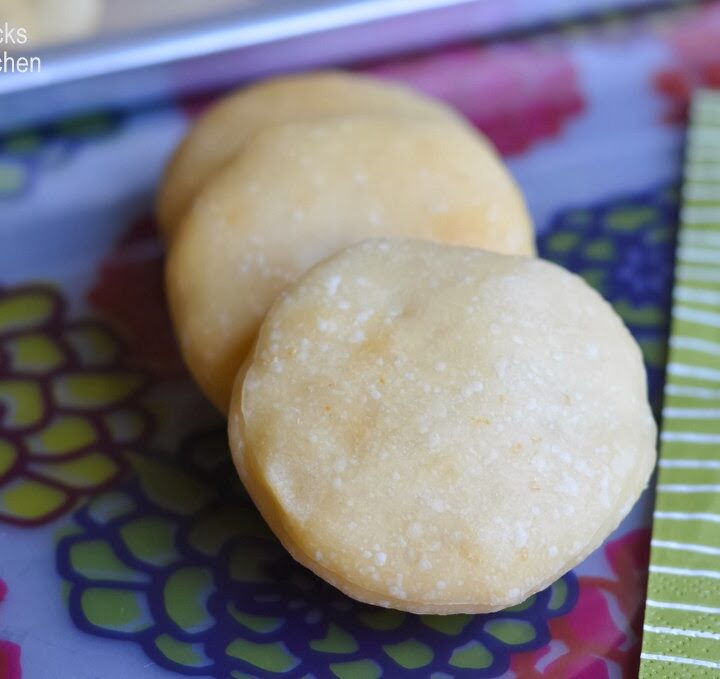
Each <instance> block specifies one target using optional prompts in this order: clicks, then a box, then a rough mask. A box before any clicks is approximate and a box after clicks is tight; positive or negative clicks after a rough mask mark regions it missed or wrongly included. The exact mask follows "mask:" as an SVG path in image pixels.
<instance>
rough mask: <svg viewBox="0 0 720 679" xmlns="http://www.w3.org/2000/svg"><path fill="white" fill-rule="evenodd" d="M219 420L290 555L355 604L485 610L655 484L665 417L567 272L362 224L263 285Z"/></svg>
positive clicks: (600, 313)
mask: <svg viewBox="0 0 720 679" xmlns="http://www.w3.org/2000/svg"><path fill="white" fill-rule="evenodd" d="M229 436H230V443H231V447H232V450H233V456H234V460H235V464H236V466H237V469H238V471H239V474H240V476H241V478H242V480H243V482H244V483H245V485H246V487H247V489H248V491H249V492H250V495H251V496H252V497H253V499H254V500H255V502H256V504H257V505H258V507H259V509H260V511H261V512H262V514H263V515H264V517H265V519H266V520H267V522H268V523H269V524H270V526H271V528H272V529H273V530H274V531H275V533H276V534H277V535H278V537H279V538H280V540H281V541H282V542H283V543H284V545H285V546H286V547H287V549H288V550H289V551H290V552H291V554H292V555H293V556H294V557H295V558H296V559H297V560H298V561H300V562H301V563H303V564H304V565H306V566H307V567H309V568H310V569H312V570H313V571H315V572H316V573H317V574H318V575H320V576H321V577H323V578H325V579H326V580H328V581H329V582H330V583H332V584H333V585H335V586H336V587H338V588H340V589H341V590H343V591H344V592H346V593H347V594H349V595H350V596H352V597H354V598H356V599H360V600H361V601H366V602H369V603H373V604H378V605H381V606H391V607H394V608H399V609H402V610H407V611H412V612H416V613H458V612H464V613H479V612H486V611H493V610H497V609H501V608H505V607H507V606H511V605H514V604H518V603H519V602H521V601H523V600H524V599H526V598H527V597H528V596H529V595H531V594H533V593H534V592H537V591H538V590H541V589H543V588H544V587H546V586H547V585H549V584H550V583H552V582H553V581H554V580H555V579H556V578H558V577H559V576H560V575H562V574H563V573H564V572H566V571H567V570H568V569H570V568H572V567H573V566H574V565H576V564H577V563H578V562H580V561H581V560H582V559H583V558H584V557H585V556H586V555H587V554H589V553H590V552H591V551H592V550H593V549H595V548H596V547H597V546H598V545H599V544H600V543H601V542H602V540H603V539H604V538H605V537H606V536H607V535H608V534H609V533H610V532H611V531H612V530H613V529H614V528H615V527H616V526H617V525H618V523H619V522H620V520H621V519H622V517H623V516H625V514H626V513H627V512H628V511H629V509H630V507H631V506H632V505H633V503H634V502H635V500H636V499H637V498H638V496H639V494H640V492H641V491H642V490H643V488H644V487H645V486H646V484H647V482H648V479H649V476H650V474H651V471H652V469H653V465H654V462H655V437H656V428H655V423H654V420H653V417H652V414H651V411H650V408H649V406H648V403H647V398H646V384H645V371H644V367H643V363H642V357H641V354H640V350H639V349H638V346H637V344H636V343H635V341H634V340H633V338H632V337H631V335H630V333H629V332H628V331H627V330H626V328H625V326H624V325H623V324H622V321H621V320H620V319H619V317H618V316H617V315H616V314H615V312H614V311H613V310H612V309H611V307H610V306H609V305H608V304H607V303H606V302H605V301H603V300H602V298H601V297H600V296H599V295H598V294H597V293H596V292H595V291H594V290H592V289H591V288H590V287H589V286H588V285H587V284H586V283H584V282H583V281H582V280H581V279H580V278H578V277H577V276H575V275H573V274H570V273H568V272H566V271H565V270H563V269H561V268H559V267H558V266H556V265H554V264H550V263H547V262H544V261H541V260H536V259H530V258H523V257H509V256H504V255H499V254H493V253H489V252H483V251H479V250H472V249H468V248H460V247H451V246H446V245H439V244H434V243H427V242H422V241H368V242H366V243H362V244H359V245H355V246H353V247H351V248H349V249H347V250H345V251H344V252H343V253H341V254H339V255H337V256H335V257H333V258H331V259H329V260H327V261H325V262H323V263H322V264H319V265H318V266H317V267H315V268H314V269H312V270H311V271H310V272H309V273H308V274H307V275H306V276H304V277H303V278H302V279H301V280H300V282H298V283H297V284H296V285H294V286H292V287H291V288H289V289H288V291H286V293H285V294H284V295H283V296H282V297H281V298H280V299H279V300H278V301H277V302H276V303H275V304H274V306H273V307H272V309H271V310H270V312H269V313H268V316H267V318H266V320H265V322H264V323H263V325H262V328H261V330H260V333H259V336H258V340H257V345H256V348H255V352H254V358H253V361H252V362H251V365H250V367H249V370H248V372H247V377H246V379H245V381H244V383H243V382H242V380H241V379H238V383H237V384H236V387H235V391H234V395H233V401H232V405H231V409H230V422H229ZM243 441H244V445H243Z"/></svg>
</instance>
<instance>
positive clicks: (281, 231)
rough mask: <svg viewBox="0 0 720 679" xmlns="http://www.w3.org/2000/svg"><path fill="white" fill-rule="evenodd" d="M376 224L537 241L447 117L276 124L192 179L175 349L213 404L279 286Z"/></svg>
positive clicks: (404, 230) (180, 245) (515, 203)
mask: <svg viewBox="0 0 720 679" xmlns="http://www.w3.org/2000/svg"><path fill="white" fill-rule="evenodd" d="M375 236H393V237H412V238H423V239H430V240H437V241H444V242H448V243H457V244H463V245H470V246H474V247H479V248H486V249H490V250H496V251H500V252H507V253H522V254H532V253H533V252H534V247H533V232H532V225H531V222H530V219H529V217H528V214H527V211H526V208H525V205H524V202H523V199H522V197H521V195H520V193H519V191H518V189H517V187H516V185H515V184H514V182H513V181H512V179H511V177H510V176H509V174H508V173H507V171H506V170H505V169H504V168H503V166H502V164H501V163H500V162H499V160H498V158H497V157H496V155H495V154H494V152H493V151H492V150H491V149H490V148H489V147H488V146H487V144H485V143H484V142H483V141H482V140H481V139H479V138H478V137H477V136H476V135H474V134H473V133H472V132H470V131H468V130H467V129H465V128H463V127H462V126H459V125H450V124H448V123H447V122H444V121H443V122H438V121H427V120H413V119H403V118H398V117H392V118H390V117H357V118H353V117H348V118H333V119H328V120H325V121H322V122H306V123H294V124H287V125H278V126H275V127H272V128H269V129H267V130H264V131H262V132H259V133H257V134H256V135H254V136H253V137H252V139H251V140H249V141H248V142H247V143H246V144H245V146H244V147H243V150H242V152H241V153H240V154H239V155H238V156H237V157H236V158H235V160H233V161H232V162H231V163H230V164H229V165H228V166H227V167H225V169H223V170H222V171H221V172H220V173H219V174H218V175H216V176H215V177H214V178H213V180H212V181H211V182H210V183H209V184H208V185H206V186H205V187H204V188H203V189H202V190H201V191H200V193H199V194H198V196H197V197H196V199H195V201H194V202H193V205H192V207H191V209H190V211H189V213H188V214H187V216H186V218H185V220H184V221H183V223H182V224H181V226H180V229H179V230H178V232H177V233H176V234H175V236H174V238H173V241H172V244H171V249H170V254H169V257H168V262H167V272H166V274H167V289H168V297H169V301H170V307H171V311H172V315H173V318H174V322H175V327H176V330H177V334H178V336H179V339H180V346H181V350H182V352H183V354H184V356H185V359H186V362H187V364H188V366H189V368H190V370H191V372H192V373H193V375H194V377H195V379H196V381H197V382H198V384H199V385H200V387H201V388H202V389H203V391H204V392H205V393H206V394H207V395H208V397H209V398H210V400H211V401H212V402H213V403H214V404H215V405H216V406H217V407H218V408H219V409H220V410H221V411H223V412H226V411H227V407H228V402H229V399H230V392H231V389H232V383H233V379H234V377H235V375H236V373H237V370H238V368H239V366H240V365H241V364H242V362H243V360H244V358H245V356H246V355H247V352H248V351H249V349H250V346H251V344H252V342H253V340H254V337H255V334H256V331H257V329H258V326H259V324H260V322H261V320H262V318H263V317H264V315H265V312H266V311H267V309H268V308H269V307H270V305H271V304H272V302H273V301H274V300H275V297H276V296H277V294H278V293H279V292H280V291H281V290H282V289H283V288H284V287H285V286H286V285H287V284H288V283H290V282H292V281H294V280H295V279H296V278H297V277H298V276H300V275H301V274H302V273H304V272H305V271H307V269H308V268H310V267H311V266H312V265H313V264H315V263H317V262H318V261H320V260H321V259H324V258H325V257H327V256H329V255H332V254H334V253H335V252H337V251H338V250H340V249H342V248H343V247H345V246H347V245H350V244H352V243H354V242H357V241H359V240H363V239H365V238H369V237H375Z"/></svg>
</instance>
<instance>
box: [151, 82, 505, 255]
mask: <svg viewBox="0 0 720 679" xmlns="http://www.w3.org/2000/svg"><path fill="white" fill-rule="evenodd" d="M333 77H335V78H343V79H347V80H361V81H363V82H365V83H366V84H370V83H373V84H375V85H377V86H378V87H379V88H382V87H387V88H389V89H394V90H402V91H404V92H405V93H407V94H408V95H410V96H414V97H417V98H418V99H421V100H422V99H425V100H427V103H428V104H434V105H436V106H437V108H438V109H444V110H445V112H446V113H447V116H448V124H450V123H451V122H452V121H454V122H456V123H457V124H458V125H460V126H461V127H464V128H465V129H467V130H468V131H471V132H473V133H474V134H475V135H476V136H477V137H478V138H479V139H480V140H481V141H483V142H485V143H486V144H487V145H488V146H489V147H490V149H491V150H492V151H493V152H494V153H495V154H496V155H497V151H496V149H495V148H494V147H493V146H492V145H491V144H490V143H489V142H488V141H487V140H486V139H485V138H484V135H482V134H480V133H479V132H478V131H477V130H476V129H475V127H474V126H473V125H472V124H471V123H470V122H469V121H468V120H467V119H466V118H465V117H464V116H463V115H462V114H461V113H459V112H458V111H457V110H455V109H454V108H453V107H452V106H451V105H449V104H447V103H446V102H444V101H442V100H441V99H437V98H436V97H433V96H431V95H428V94H425V93H424V92H420V91H419V90H416V89H415V88H413V87H411V86H409V85H406V84H405V83H402V82H398V81H394V80H385V79H383V78H377V77H374V76H371V75H366V74H364V73H356V72H353V71H345V70H342V69H323V70H318V71H303V72H300V73H290V74H286V75H282V76H278V77H274V78H269V79H265V80H259V81H257V82H254V83H251V84H249V85H247V86H245V87H241V88H239V89H237V90H235V91H233V92H230V93H229V94H227V95H224V96H222V97H220V98H219V99H217V100H216V101H214V102H213V103H212V104H211V105H210V106H209V107H208V108H207V109H206V110H205V111H203V113H202V114H201V115H200V117H199V118H198V119H197V120H195V121H194V122H193V124H192V125H191V126H190V127H189V128H188V130H187V131H186V133H185V134H184V135H183V138H182V139H181V141H180V143H179V144H178V145H177V146H176V147H175V150H174V151H173V153H172V155H171V156H170V159H169V160H168V161H167V163H166V164H165V168H164V170H163V172H162V176H161V179H160V184H159V189H158V192H157V198H156V200H155V217H156V220H157V223H158V227H159V231H160V233H161V235H162V237H163V239H164V240H165V241H166V242H168V241H169V240H170V239H171V238H174V236H172V235H171V234H172V233H173V232H174V231H175V230H176V229H177V228H178V227H179V225H180V223H181V222H182V221H183V218H184V217H185V216H186V215H187V213H188V211H189V209H190V207H191V206H192V204H193V202H194V199H195V197H196V195H197V193H199V191H201V190H202V188H203V187H204V186H206V185H207V184H209V183H210V182H211V181H212V180H213V178H214V177H215V176H216V175H217V174H218V173H219V172H221V171H222V170H223V169H224V168H225V167H226V166H227V165H229V164H230V163H231V162H232V158H231V159H228V161H227V162H226V163H225V164H223V165H222V166H220V167H218V168H217V169H216V170H215V171H214V172H213V173H211V175H210V176H209V177H207V178H206V180H205V181H204V182H203V183H202V185H201V186H200V187H199V188H198V192H197V193H196V194H195V195H194V196H190V198H189V199H187V200H186V201H185V203H184V207H182V208H181V209H180V210H178V209H177V204H176V202H175V200H174V199H175V198H176V197H177V196H176V193H177V192H176V191H174V190H173V189H174V187H175V184H176V177H177V175H178V174H181V168H182V167H184V164H182V163H180V162H179V158H182V157H184V156H185V155H186V154H187V151H188V149H189V148H190V147H192V146H193V145H194V143H195V137H194V135H193V132H194V130H195V129H196V128H198V127H200V126H204V125H205V124H206V123H207V121H209V120H210V119H212V118H213V117H214V116H216V115H217V114H218V113H219V112H221V111H222V110H224V109H225V108H227V107H231V106H232V105H233V103H234V102H235V101H236V99H238V98H240V97H244V96H246V95H248V94H251V93H252V92H255V91H257V90H263V89H267V88H273V87H281V86H282V85H284V84H285V83H292V82H297V81H299V80H303V79H308V78H309V79H316V78H333ZM348 115H350V114H348ZM352 115H363V113H362V111H358V112H357V113H355V114H352ZM368 115H371V114H369V113H368ZM372 115H390V116H393V115H398V114H397V113H395V114H393V113H387V114H380V113H373V114H372ZM328 117H331V118H336V117H344V115H342V116H340V115H329V116H328ZM279 124H283V123H279ZM239 153H242V148H241V149H239V150H238V151H237V153H235V154H234V156H233V158H234V157H235V156H237V154H239Z"/></svg>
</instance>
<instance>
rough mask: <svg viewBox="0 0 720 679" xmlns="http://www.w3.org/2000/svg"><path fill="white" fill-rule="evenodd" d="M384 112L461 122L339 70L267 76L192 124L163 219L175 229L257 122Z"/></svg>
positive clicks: (170, 176)
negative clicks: (268, 77)
mask: <svg viewBox="0 0 720 679" xmlns="http://www.w3.org/2000/svg"><path fill="white" fill-rule="evenodd" d="M353 114H381V115H395V116H401V117H415V118H426V119H431V120H445V121H447V122H451V123H457V124H459V125H464V122H463V121H462V118H461V117H460V116H459V115H458V114H456V113H455V112H454V111H453V110H452V109H451V108H450V107H449V106H446V105H445V104H442V103H440V102H439V101H436V100H434V99H431V98H429V97H425V96H423V95H421V94H419V93H417V92H414V91H413V90H411V89H409V88H406V87H403V86H401V85H393V84H390V83H387V82H383V81H381V80H376V79H374V78H369V77H366V76H360V75H351V74H349V73H341V72H335V71H321V72H317V73H310V74H303V75H292V76H285V77H282V78H273V79H272V80H266V81H263V82H262V83H260V84H257V85H253V86H251V87H247V88H245V89H242V90H240V91H238V92H236V93H234V94H232V95H230V96H228V97H225V98H223V99H222V100H220V101H219V102H218V103H217V104H215V105H214V106H213V107H212V108H210V109H209V110H208V111H207V113H205V114H204V115H203V117H202V118H200V120H199V121H198V122H197V123H196V124H195V125H194V126H193V127H192V129H191V130H190V132H189V133H188V135H187V136H186V137H185V139H184V140H183V142H182V143H181V144H180V146H179V147H178V149H177V151H176V152H175V154H174V156H173V158H172V160H171V162H170V163H169V164H168V167H167V169H166V171H165V177H164V179H163V182H162V184H161V187H160V194H159V198H158V219H159V222H160V227H161V229H162V231H163V233H165V235H166V236H170V235H171V234H172V232H173V231H174V229H175V227H176V226H177V225H178V223H179V221H180V219H181V218H182V216H183V215H184V214H185V213H186V212H187V209H188V207H189V206H190V204H191V203H192V200H193V198H194V197H195V196H196V195H197V193H198V192H199V190H200V189H201V188H202V187H203V186H204V184H205V183H206V182H207V181H208V180H209V179H210V178H211V177H212V176H213V175H214V174H215V173H216V172H217V171H218V170H220V169H221V168H222V167H224V166H225V165H227V163H228V162H229V161H230V160H232V158H233V157H234V156H235V155H237V153H238V152H239V151H240V149H241V148H242V146H243V145H244V144H245V142H246V141H247V140H248V138H249V137H250V136H251V135H252V134H253V133H255V132H257V131H258V130H260V129H263V128H266V127H268V126H270V125H277V124H280V123H290V122H299V121H303V120H312V119H316V118H323V117H328V116H343V115H353Z"/></svg>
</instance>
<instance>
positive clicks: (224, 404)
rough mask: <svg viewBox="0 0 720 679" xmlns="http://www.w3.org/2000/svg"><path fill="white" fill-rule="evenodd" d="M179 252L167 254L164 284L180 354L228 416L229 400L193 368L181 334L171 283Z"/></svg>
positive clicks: (205, 392)
mask: <svg viewBox="0 0 720 679" xmlns="http://www.w3.org/2000/svg"><path fill="white" fill-rule="evenodd" d="M177 253H178V249H177V248H170V250H169V252H168V253H167V254H166V256H165V271H164V286H165V298H166V300H167V305H168V310H169V312H170V321H171V324H172V327H173V330H174V332H175V337H176V339H177V340H178V342H177V344H178V347H179V348H180V354H181V355H182V358H183V363H184V364H185V367H186V368H187V370H188V372H189V373H190V375H191V376H192V378H193V380H194V381H195V383H196V384H197V386H198V387H199V388H200V391H202V393H203V395H204V396H205V398H207V400H208V401H210V403H211V404H212V405H213V407H214V408H215V409H217V411H218V412H219V413H220V414H221V415H223V416H226V415H227V413H228V406H229V400H228V401H225V400H224V399H221V398H220V397H218V396H217V395H216V394H215V393H213V392H214V389H212V388H211V385H209V384H206V383H205V380H204V379H203V376H202V375H201V374H200V373H199V372H197V371H196V370H193V365H195V360H194V357H193V360H189V359H190V357H189V355H188V351H187V349H186V348H185V344H186V343H185V342H184V341H183V339H182V337H180V336H179V332H180V331H181V328H182V325H181V324H180V323H179V310H178V304H179V302H178V300H177V299H176V297H175V286H174V285H171V283H170V281H171V279H173V278H175V277H176V275H175V268H176V267H177V266H178V264H177V263H176V260H177V258H178V257H179V255H178V254H177Z"/></svg>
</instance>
